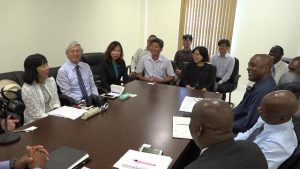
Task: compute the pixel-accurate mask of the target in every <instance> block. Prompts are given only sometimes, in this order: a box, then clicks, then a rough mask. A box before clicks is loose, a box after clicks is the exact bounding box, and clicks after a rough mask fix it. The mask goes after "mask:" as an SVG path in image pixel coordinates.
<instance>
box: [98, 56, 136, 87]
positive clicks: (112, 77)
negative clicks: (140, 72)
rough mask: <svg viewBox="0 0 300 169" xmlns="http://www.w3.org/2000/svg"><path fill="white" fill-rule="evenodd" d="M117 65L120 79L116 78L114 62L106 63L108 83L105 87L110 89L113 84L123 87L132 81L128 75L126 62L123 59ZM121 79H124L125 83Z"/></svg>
mask: <svg viewBox="0 0 300 169" xmlns="http://www.w3.org/2000/svg"><path fill="white" fill-rule="evenodd" d="M117 65H118V74H119V76H118V77H116V74H115V70H114V67H113V64H112V62H109V61H106V65H105V76H106V82H104V83H106V84H105V86H107V87H108V88H109V86H110V85H111V84H115V85H121V83H127V82H129V81H130V78H129V76H128V74H127V69H126V65H125V61H124V60H123V59H122V60H120V62H118V63H117ZM121 77H123V81H121Z"/></svg>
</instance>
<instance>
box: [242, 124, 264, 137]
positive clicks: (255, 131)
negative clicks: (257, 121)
mask: <svg viewBox="0 0 300 169" xmlns="http://www.w3.org/2000/svg"><path fill="white" fill-rule="evenodd" d="M263 130H264V123H263V124H262V125H260V126H259V127H258V128H256V129H255V130H253V132H252V133H251V134H250V135H249V137H248V138H247V139H246V140H248V141H254V140H255V139H256V137H257V136H258V135H259V134H260V133H261V132H262V131H263Z"/></svg>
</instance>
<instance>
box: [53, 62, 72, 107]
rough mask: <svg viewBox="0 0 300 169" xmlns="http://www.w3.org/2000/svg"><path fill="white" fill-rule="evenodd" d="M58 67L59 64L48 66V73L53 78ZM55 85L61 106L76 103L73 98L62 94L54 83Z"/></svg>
mask: <svg viewBox="0 0 300 169" xmlns="http://www.w3.org/2000/svg"><path fill="white" fill-rule="evenodd" d="M59 68H60V66H57V67H52V68H50V69H49V75H50V76H51V77H53V78H54V79H56V77H57V73H58V69H59ZM56 86H57V94H58V98H59V101H60V104H61V105H62V106H73V105H75V104H76V102H75V100H74V99H73V98H72V97H69V96H67V95H64V94H62V93H61V91H60V88H59V86H58V85H57V84H56Z"/></svg>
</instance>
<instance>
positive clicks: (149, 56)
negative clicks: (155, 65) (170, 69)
mask: <svg viewBox="0 0 300 169" xmlns="http://www.w3.org/2000/svg"><path fill="white" fill-rule="evenodd" d="M146 59H148V60H152V61H154V60H153V59H152V55H151V53H150V54H149V55H148V56H147V57H146ZM163 60H164V59H163V57H162V55H161V54H159V57H158V59H157V60H156V61H154V62H158V61H163Z"/></svg>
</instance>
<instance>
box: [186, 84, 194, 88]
mask: <svg viewBox="0 0 300 169" xmlns="http://www.w3.org/2000/svg"><path fill="white" fill-rule="evenodd" d="M185 87H186V88H188V89H194V88H193V87H192V86H190V85H186V86H185Z"/></svg>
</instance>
